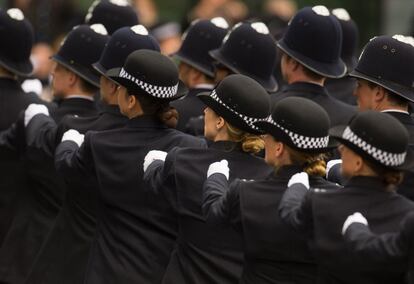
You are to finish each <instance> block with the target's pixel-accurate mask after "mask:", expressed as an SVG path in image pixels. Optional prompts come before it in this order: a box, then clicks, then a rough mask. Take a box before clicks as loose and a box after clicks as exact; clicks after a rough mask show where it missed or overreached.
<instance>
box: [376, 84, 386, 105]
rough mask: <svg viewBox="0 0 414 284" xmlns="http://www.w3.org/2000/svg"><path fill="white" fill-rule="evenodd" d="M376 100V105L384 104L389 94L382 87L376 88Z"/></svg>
mask: <svg viewBox="0 0 414 284" xmlns="http://www.w3.org/2000/svg"><path fill="white" fill-rule="evenodd" d="M374 88H375V96H374V100H375V102H376V103H379V102H382V101H383V100H384V99H385V98H386V97H387V92H386V91H385V89H384V88H383V87H381V86H375V87H374Z"/></svg>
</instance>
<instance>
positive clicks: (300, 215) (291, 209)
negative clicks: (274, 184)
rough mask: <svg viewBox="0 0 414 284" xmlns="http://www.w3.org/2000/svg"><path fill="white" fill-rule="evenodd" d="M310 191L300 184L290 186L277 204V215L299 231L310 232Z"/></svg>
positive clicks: (311, 223)
mask: <svg viewBox="0 0 414 284" xmlns="http://www.w3.org/2000/svg"><path fill="white" fill-rule="evenodd" d="M311 196H312V191H308V189H306V187H305V186H304V185H302V184H299V183H296V184H293V185H292V186H290V187H289V188H288V189H287V190H286V191H285V194H284V195H283V197H282V200H281V202H280V205H279V216H280V218H281V219H282V220H283V222H284V223H286V224H287V225H288V226H290V227H292V228H293V229H295V230H296V231H298V232H301V233H307V234H311V233H312V228H313V220H312V200H311V199H312V198H311Z"/></svg>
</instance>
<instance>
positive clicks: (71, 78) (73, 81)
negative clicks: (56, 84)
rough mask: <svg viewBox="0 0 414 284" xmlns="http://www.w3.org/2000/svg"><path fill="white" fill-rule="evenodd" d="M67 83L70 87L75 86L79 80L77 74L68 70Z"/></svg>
mask: <svg viewBox="0 0 414 284" xmlns="http://www.w3.org/2000/svg"><path fill="white" fill-rule="evenodd" d="M68 72H69V74H68V83H69V85H70V86H71V87H73V86H75V85H76V84H77V82H78V80H79V76H78V75H76V74H75V73H73V72H72V71H68Z"/></svg>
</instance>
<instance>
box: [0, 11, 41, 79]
mask: <svg viewBox="0 0 414 284" xmlns="http://www.w3.org/2000/svg"><path fill="white" fill-rule="evenodd" d="M0 35H2V36H3V37H2V38H3V40H2V42H1V44H0V65H1V66H2V67H3V68H5V69H7V70H8V71H10V72H11V73H13V74H16V75H19V76H29V75H30V74H31V73H32V71H33V66H32V63H31V62H30V53H31V50H32V46H33V41H34V33H33V28H32V25H31V24H30V22H29V21H28V20H26V19H25V17H24V15H23V13H22V11H20V10H19V9H16V8H13V9H9V10H7V11H5V10H0Z"/></svg>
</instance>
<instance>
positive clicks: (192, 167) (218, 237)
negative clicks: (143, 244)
mask: <svg viewBox="0 0 414 284" xmlns="http://www.w3.org/2000/svg"><path fill="white" fill-rule="evenodd" d="M222 159H226V160H227V161H228V163H229V168H230V180H234V179H235V178H246V179H256V178H264V177H266V176H268V175H270V174H271V171H272V169H271V168H270V167H268V166H267V165H266V163H265V162H264V160H263V159H261V158H258V157H256V156H254V155H251V154H248V153H245V152H243V151H242V150H241V148H240V146H239V145H238V144H236V143H233V142H228V141H220V142H215V143H213V144H212V145H211V146H210V147H209V148H208V149H189V148H188V149H175V150H173V151H171V152H170V153H169V154H168V156H167V159H166V161H165V163H162V162H160V161H156V162H154V163H153V164H151V166H150V167H149V168H148V171H147V172H146V173H145V180H147V181H148V182H149V183H150V185H151V187H152V188H153V189H156V190H159V191H162V192H163V193H164V194H165V196H166V197H167V198H168V200H170V202H171V203H172V204H173V207H174V208H175V209H176V212H177V213H178V227H179V231H178V239H177V247H176V248H175V249H174V252H173V254H172V256H171V260H170V263H169V265H168V268H167V272H166V274H165V277H164V280H163V283H182V284H184V283H189V284H190V283H191V284H197V283H209V284H211V283H220V284H226V283H237V282H238V279H239V278H240V276H241V272H242V265H243V250H242V239H241V237H240V235H239V234H238V233H237V232H236V231H235V230H233V229H232V228H231V227H229V226H225V225H218V226H216V225H211V224H207V223H206V222H205V218H204V216H203V213H202V209H201V208H202V188H203V183H204V181H205V179H206V173H207V169H208V167H209V165H210V164H211V163H213V162H216V161H220V160H222Z"/></svg>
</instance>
